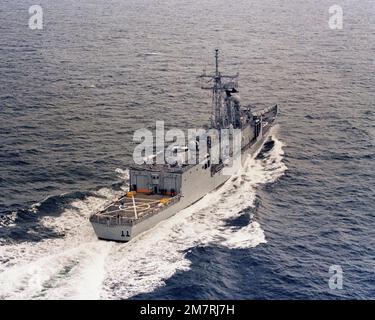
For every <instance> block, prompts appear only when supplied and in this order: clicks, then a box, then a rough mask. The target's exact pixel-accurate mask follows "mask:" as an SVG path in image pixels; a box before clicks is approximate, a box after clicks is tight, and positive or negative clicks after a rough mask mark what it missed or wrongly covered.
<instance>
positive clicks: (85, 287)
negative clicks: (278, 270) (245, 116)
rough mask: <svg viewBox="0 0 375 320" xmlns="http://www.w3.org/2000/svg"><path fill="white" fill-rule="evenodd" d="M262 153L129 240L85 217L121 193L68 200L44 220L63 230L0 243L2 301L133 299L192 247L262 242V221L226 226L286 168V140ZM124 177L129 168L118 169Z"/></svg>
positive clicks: (181, 262) (185, 265) (183, 264)
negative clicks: (104, 235)
mask: <svg viewBox="0 0 375 320" xmlns="http://www.w3.org/2000/svg"><path fill="white" fill-rule="evenodd" d="M274 141H275V144H274V146H273V148H272V149H271V150H270V151H269V152H268V153H267V154H266V156H265V157H264V158H263V159H249V161H248V162H247V163H246V165H245V166H244V168H243V169H242V170H241V171H240V172H239V173H238V174H237V175H236V176H234V177H232V178H231V179H230V180H229V181H228V182H227V183H226V184H225V185H224V186H223V187H222V188H220V189H218V190H216V191H214V192H211V193H210V194H208V195H206V196H205V197H204V198H203V199H202V200H201V201H199V202H197V203H196V204H194V205H193V206H191V207H189V208H187V209H185V210H183V211H181V212H179V213H178V214H177V215H176V216H174V217H172V218H170V219H168V220H166V221H164V222H162V223H161V224H159V225H158V226H156V227H155V228H153V229H152V230H150V231H149V232H146V233H144V234H142V235H140V236H139V237H137V238H135V239H134V240H132V241H131V242H129V243H126V244H118V243H113V242H104V241H98V240H97V239H96V237H95V234H94V232H93V230H92V228H91V225H90V223H89V222H88V216H89V215H90V213H91V212H94V211H96V210H99V209H100V208H102V207H103V206H105V205H106V204H107V203H108V202H109V201H111V200H112V199H113V198H114V197H116V196H118V195H119V193H121V191H119V192H115V191H113V190H111V189H102V190H99V192H98V194H97V195H96V196H91V197H87V198H86V199H84V200H76V201H74V202H72V203H71V206H70V208H69V209H66V210H65V211H64V212H63V214H62V215H61V216H59V217H45V218H43V219H42V220H41V223H42V224H44V225H45V226H47V227H49V228H53V229H54V230H55V231H56V232H58V233H60V234H62V235H64V237H62V238H58V239H46V240H45V241H41V242H37V243H27V242H24V243H20V244H6V243H5V244H2V245H1V246H0V299H78V298H80V299H98V298H102V299H103V298H104V299H106V298H112V299H113V298H115V299H119V298H122V299H124V298H129V297H131V296H134V295H136V294H139V293H144V292H149V291H152V290H154V289H155V288H157V287H158V286H161V285H163V284H164V283H165V280H166V279H168V278H170V277H171V276H173V274H174V273H175V272H176V271H178V270H188V269H189V267H190V261H189V260H188V259H186V257H185V255H186V252H187V251H188V250H189V249H190V248H193V247H194V246H205V245H215V246H225V247H228V248H251V247H255V246H257V245H258V244H261V243H265V242H266V239H265V235H264V233H263V230H262V229H261V227H260V225H259V223H257V222H256V221H251V222H250V223H249V224H248V225H247V226H244V227H242V228H232V227H230V226H228V225H227V224H226V221H227V220H228V219H233V218H235V217H238V216H239V215H240V214H241V211H242V210H244V209H247V208H249V207H251V206H253V205H254V200H255V195H256V187H257V185H259V184H262V183H270V182H273V181H275V180H276V179H277V178H278V177H280V176H281V175H282V174H283V173H284V171H285V170H286V166H285V164H283V162H282V159H283V150H282V147H283V144H282V143H281V142H280V141H279V140H277V139H274ZM116 172H117V173H118V174H119V176H120V177H121V178H122V179H124V180H126V179H128V172H127V171H122V170H120V169H117V170H116Z"/></svg>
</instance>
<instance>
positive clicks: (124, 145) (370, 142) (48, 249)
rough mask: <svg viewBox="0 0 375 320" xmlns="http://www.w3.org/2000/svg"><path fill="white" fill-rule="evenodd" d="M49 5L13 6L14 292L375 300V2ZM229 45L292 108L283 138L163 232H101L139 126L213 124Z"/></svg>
mask: <svg viewBox="0 0 375 320" xmlns="http://www.w3.org/2000/svg"><path fill="white" fill-rule="evenodd" d="M33 4H35V3H33V1H31V0H30V1H29V0H20V1H11V0H2V1H1V4H0V17H1V19H0V24H1V32H0V44H1V45H0V75H1V77H0V299H19V298H21V299H82V298H83V299H145V298H148V299H184V298H189V299H373V298H375V253H374V248H375V201H374V200H375V187H374V181H375V179H374V178H375V174H374V159H375V148H374V147H375V146H374V138H375V126H374V120H375V111H374V110H375V109H374V101H375V78H374V70H375V2H374V1H370V0H362V1H355V0H343V1H336V2H335V3H332V2H331V1H326V0H316V1H315V0H314V1H312V0H310V1H303V2H302V1H297V0H291V1H281V0H269V1H261V0H254V1H247V0H246V1H245V0H239V1H236V2H232V3H228V2H227V1H224V0H202V1H193V0H189V1H188V0H165V1H156V0H154V1H151V0H112V1H106V2H105V3H103V1H99V0H82V1H79V2H78V1H73V0H61V1H58V2H56V1H51V0H40V1H38V4H39V5H41V6H42V8H43V12H44V28H43V30H30V29H29V28H28V19H29V16H30V15H29V13H28V8H29V7H30V6H31V5H33ZM333 4H338V5H340V6H341V7H342V8H343V13H344V24H343V29H342V30H331V29H330V28H329V26H328V20H329V17H330V15H329V12H328V8H329V7H330V6H331V5H333ZM216 47H219V48H220V49H221V53H222V54H221V63H222V69H223V70H224V71H225V72H227V73H235V72H237V71H239V72H240V93H241V98H242V101H243V102H244V103H247V102H249V103H255V104H258V103H259V104H264V105H272V104H274V103H278V104H279V106H280V110H281V112H280V115H279V118H278V124H277V126H276V127H275V128H273V130H272V132H271V135H270V138H269V140H268V141H267V143H266V144H265V145H264V147H263V149H262V151H261V152H260V154H259V155H258V156H257V157H256V158H253V159H248V161H247V163H246V165H245V166H244V168H242V170H241V171H240V172H238V174H236V175H235V176H234V177H233V178H232V179H230V180H229V181H228V182H227V183H226V184H225V185H224V186H223V187H222V188H221V189H219V190H217V191H215V192H212V193H210V194H208V195H207V196H206V197H205V198H203V199H202V200H201V201H199V202H197V203H196V204H194V205H193V206H192V207H189V208H187V209H185V210H183V211H181V212H180V213H178V214H177V215H176V216H174V217H173V218H171V219H169V220H167V221H165V222H164V223H162V224H160V225H158V226H157V227H155V228H154V229H153V230H151V231H150V232H147V233H145V234H143V235H141V236H139V237H138V238H136V239H134V241H131V242H130V243H127V244H118V243H112V242H103V241H99V240H97V239H96V237H95V235H94V233H93V230H92V228H91V226H90V224H89V222H88V216H89V215H90V213H92V212H94V211H96V210H98V209H100V208H101V207H102V206H104V205H105V204H106V203H107V202H108V201H110V200H111V199H113V198H114V197H116V196H117V195H119V194H121V193H122V192H124V191H125V190H126V189H127V187H128V170H127V168H128V166H129V165H130V164H131V162H132V153H133V149H134V146H135V144H134V143H133V142H132V137H133V133H134V130H136V129H138V128H143V127H147V128H153V127H154V125H155V121H156V120H164V121H165V122H166V126H167V127H169V128H174V127H177V128H181V129H187V128H199V127H201V126H202V125H203V124H204V123H206V122H207V120H208V117H209V114H210V96H209V92H206V91H202V90H201V89H200V86H199V83H198V82H197V78H196V76H197V75H199V74H200V73H201V71H202V69H203V68H205V67H207V71H208V70H210V68H212V67H213V50H214V49H215V48H216ZM331 266H340V267H341V268H342V271H343V287H342V289H330V287H329V279H330V276H331V275H330V273H329V268H330V267H331Z"/></svg>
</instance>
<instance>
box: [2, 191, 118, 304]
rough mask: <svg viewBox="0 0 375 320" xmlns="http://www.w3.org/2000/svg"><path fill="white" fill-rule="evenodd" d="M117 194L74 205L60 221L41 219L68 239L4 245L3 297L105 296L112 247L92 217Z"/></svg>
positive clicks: (102, 194)
mask: <svg viewBox="0 0 375 320" xmlns="http://www.w3.org/2000/svg"><path fill="white" fill-rule="evenodd" d="M115 195H116V194H115V193H114V192H113V191H112V190H110V189H101V190H99V191H98V192H97V196H91V197H88V198H86V199H85V200H83V201H82V200H77V201H74V202H72V203H71V207H72V208H69V209H67V210H65V211H64V212H63V214H62V215H61V216H60V217H44V218H42V219H41V223H42V224H43V225H45V226H47V227H50V228H53V229H54V230H56V231H57V232H59V233H61V234H63V235H64V237H62V238H58V239H46V240H45V241H41V242H36V243H28V242H23V243H19V244H8V245H7V244H5V245H2V246H1V247H0V262H1V264H0V299H46V298H47V299H64V298H69V299H74V298H77V299H78V298H86V299H89V298H92V299H95V298H99V294H100V288H101V283H102V280H103V278H104V273H103V272H104V262H105V257H106V255H107V254H108V253H109V251H110V248H111V247H112V244H111V243H109V242H99V241H98V240H97V239H96V237H95V235H94V233H93V230H92V228H91V226H90V224H89V223H88V220H87V218H88V216H89V215H90V214H91V213H92V212H93V211H96V210H98V209H100V208H101V207H103V206H105V204H106V203H108V201H110V200H111V199H113V197H115ZM25 232H26V231H25Z"/></svg>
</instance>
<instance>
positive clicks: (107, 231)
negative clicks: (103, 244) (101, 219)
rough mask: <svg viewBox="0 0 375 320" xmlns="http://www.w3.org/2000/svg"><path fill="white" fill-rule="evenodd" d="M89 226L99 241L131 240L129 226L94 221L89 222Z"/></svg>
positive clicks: (131, 235)
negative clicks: (90, 225)
mask: <svg viewBox="0 0 375 320" xmlns="http://www.w3.org/2000/svg"><path fill="white" fill-rule="evenodd" d="M91 224H92V227H93V228H94V231H95V234H96V236H97V237H98V239H100V240H111V241H118V242H128V241H130V240H131V239H132V238H133V226H131V225H111V224H109V223H108V224H104V223H98V222H95V221H91Z"/></svg>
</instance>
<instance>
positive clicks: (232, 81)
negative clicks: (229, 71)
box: [200, 49, 239, 129]
mask: <svg viewBox="0 0 375 320" xmlns="http://www.w3.org/2000/svg"><path fill="white" fill-rule="evenodd" d="M238 76H239V75H238V74H236V75H222V74H221V73H220V71H219V49H215V74H214V75H206V73H205V72H204V73H203V74H202V75H201V76H200V78H209V79H210V80H209V82H211V83H212V85H211V86H209V87H205V86H203V87H202V89H205V90H212V114H211V126H212V127H213V128H216V129H220V128H222V127H223V117H222V115H221V114H222V109H223V107H222V106H223V93H224V92H225V91H226V90H233V89H237V88H238V82H237V79H238ZM226 79H229V81H228V80H227V81H226Z"/></svg>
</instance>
